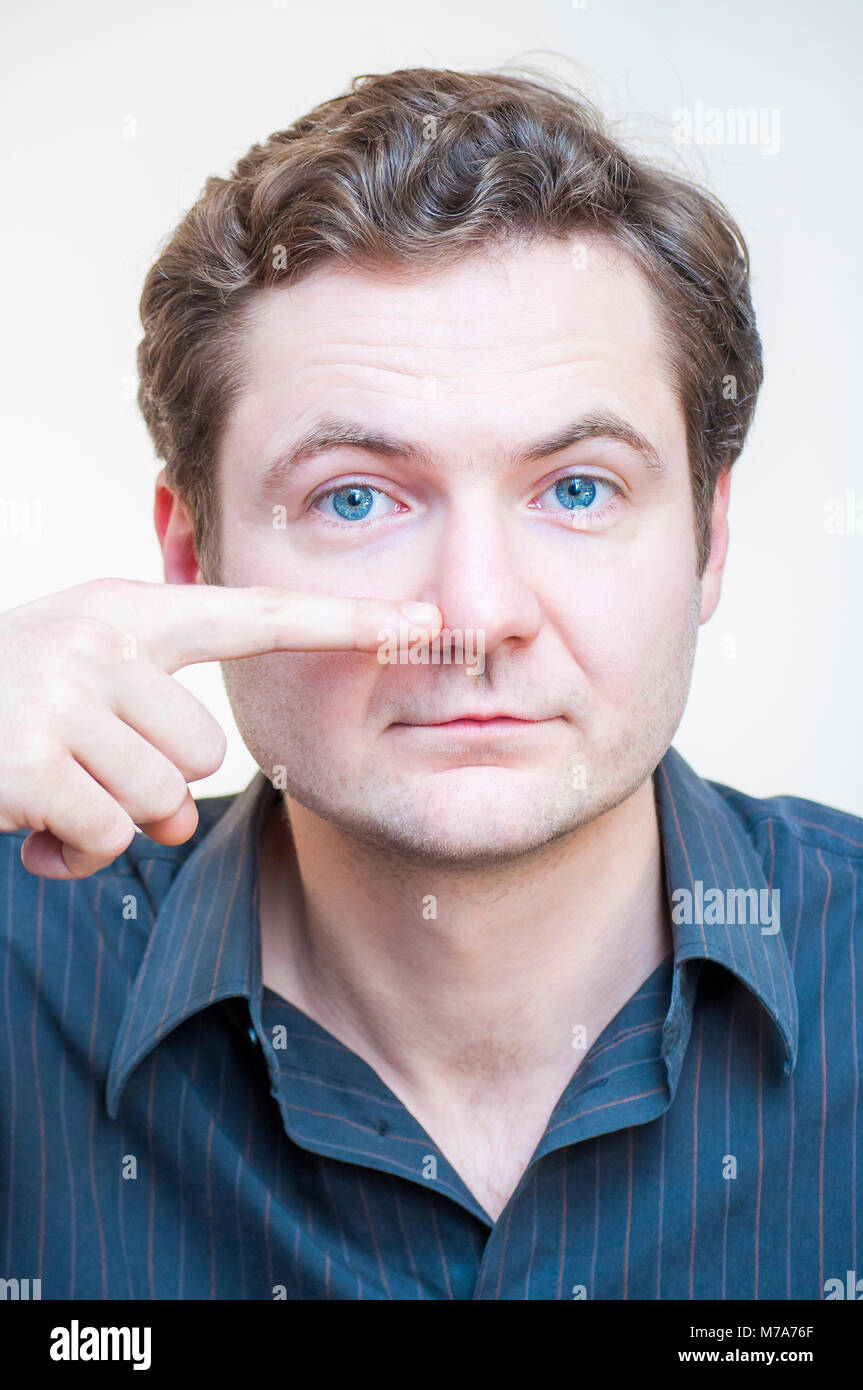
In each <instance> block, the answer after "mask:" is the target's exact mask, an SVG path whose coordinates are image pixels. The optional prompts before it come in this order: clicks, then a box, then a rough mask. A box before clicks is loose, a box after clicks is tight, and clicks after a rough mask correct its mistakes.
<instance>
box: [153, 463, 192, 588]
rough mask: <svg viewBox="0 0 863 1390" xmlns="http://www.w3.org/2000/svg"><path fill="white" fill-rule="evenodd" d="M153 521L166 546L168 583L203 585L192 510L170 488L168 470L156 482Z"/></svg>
mask: <svg viewBox="0 0 863 1390" xmlns="http://www.w3.org/2000/svg"><path fill="white" fill-rule="evenodd" d="M153 519H154V521H155V523H156V531H157V533H158V536H159V545H160V546H161V547H162V558H163V561H164V568H165V580H166V582H167V583H168V584H203V582H204V578H203V575H202V574H201V571H200V568H199V566H198V556H197V553H196V551H195V528H194V524H193V522H192V517H191V514H190V512H189V509H188V507H187V506H186V505H185V503H184V502H183V501H181V499H180V498H179V497H178V496H177V494H176V493H175V492H173V491H172V490H171V488H170V487H168V484H167V483H166V482H165V470H164V468H163V469H162V470H161V472H160V473H159V476H158V477H157V479H156V499H155V506H154V509H153Z"/></svg>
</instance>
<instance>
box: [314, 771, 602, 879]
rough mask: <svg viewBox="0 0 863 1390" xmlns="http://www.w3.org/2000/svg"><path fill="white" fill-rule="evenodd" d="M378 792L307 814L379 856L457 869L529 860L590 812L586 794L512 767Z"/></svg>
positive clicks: (442, 775)
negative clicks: (314, 814)
mask: <svg viewBox="0 0 863 1390" xmlns="http://www.w3.org/2000/svg"><path fill="white" fill-rule="evenodd" d="M383 790H384V789H383V788H382V787H381V786H380V785H377V786H376V787H374V788H365V789H364V791H363V795H362V796H361V797H359V798H358V799H357V802H356V804H355V805H354V806H353V807H351V808H347V807H345V806H341V807H334V806H329V807H324V806H323V805H321V804H320V803H318V804H317V805H316V806H314V807H312V808H311V809H314V810H315V811H316V812H317V814H318V815H322V816H324V817H325V818H326V819H327V820H329V821H331V822H333V823H334V824H335V825H338V826H340V827H341V828H342V829H343V830H345V831H347V832H348V833H350V834H352V835H354V836H356V838H357V839H359V840H361V841H365V842H366V843H368V844H371V845H374V846H375V847H376V848H378V849H380V850H385V851H386V850H389V851H390V852H392V853H393V854H395V855H398V856H399V857H401V858H404V859H408V860H414V861H422V862H425V863H429V864H432V863H438V864H451V865H457V864H458V865H462V866H463V867H465V868H471V867H475V868H480V867H483V866H488V865H493V864H495V863H504V862H506V861H512V860H516V859H519V858H523V857H524V856H525V855H530V854H534V853H536V852H537V851H540V850H542V849H543V848H544V847H545V846H547V845H549V844H551V843H552V842H553V841H555V840H558V839H560V838H561V836H563V835H566V834H569V833H570V832H571V831H573V830H576V829H578V828H579V826H581V825H583V824H585V823H586V822H587V821H589V820H590V819H591V818H592V817H593V815H595V814H596V808H595V807H593V806H592V805H590V804H588V801H587V798H586V793H584V792H577V791H575V790H573V788H572V787H571V786H568V785H566V784H565V783H564V782H561V781H559V780H558V781H554V780H551V779H549V778H547V777H542V776H540V775H538V774H530V773H526V772H524V771H516V770H515V769H512V768H502V767H494V766H464V767H460V768H454V769H451V770H448V771H446V772H439V773H434V774H430V775H426V776H425V777H423V778H421V779H418V781H417V783H409V784H408V785H405V784H404V782H402V783H401V784H400V785H399V787H398V788H394V787H392V786H390V787H389V788H388V789H387V792H386V794H383V795H382V792H383ZM298 800H304V798H303V797H302V796H301V797H299V798H298ZM306 804H308V802H306Z"/></svg>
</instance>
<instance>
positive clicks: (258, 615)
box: [141, 584, 443, 674]
mask: <svg viewBox="0 0 863 1390" xmlns="http://www.w3.org/2000/svg"><path fill="white" fill-rule="evenodd" d="M158 587H160V588H162V589H164V590H165V591H166V593H165V595H164V597H165V599H166V603H165V605H164V608H163V610H162V613H161V615H160V618H161V620H160V621H158V622H156V623H155V624H153V623H152V620H151V622H150V624H148V627H149V631H147V632H144V633H141V637H142V640H143V643H144V646H145V648H146V650H147V653H148V655H149V656H150V657H151V658H152V659H153V660H154V661H156V662H157V663H158V665H160V666H161V667H162V668H163V670H165V671H167V672H168V673H169V674H172V673H173V672H174V671H176V670H179V669H180V667H182V666H189V665H193V664H194V663H195V662H198V661H229V660H232V659H234V658H237V657H245V656H261V655H263V654H264V653H266V652H275V651H359V652H377V651H378V650H379V649H380V646H381V642H382V641H383V640H384V638H385V637H386V636H387V635H388V634H391V633H395V634H396V635H406V636H408V637H409V638H410V640H411V641H429V642H430V641H432V640H433V638H434V637H435V636H436V635H437V633H438V632H439V631H440V629H441V626H442V624H443V617H442V614H441V612H440V609H439V608H437V607H436V606H435V605H434V604H428V603H414V602H412V601H404V602H403V601H400V600H398V599H393V600H390V599H377V598H343V597H342V596H341V595H335V594H306V593H301V592H298V591H297V590H295V589H278V588H270V587H267V586H264V585H249V586H248V587H243V588H227V587H223V586H222V585H219V584H195V585H192V584H165V585H160V586H158ZM160 606H161V605H160Z"/></svg>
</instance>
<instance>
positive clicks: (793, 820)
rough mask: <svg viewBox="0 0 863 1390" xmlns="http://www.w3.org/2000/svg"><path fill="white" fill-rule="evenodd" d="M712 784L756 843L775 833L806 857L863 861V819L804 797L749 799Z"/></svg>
mask: <svg viewBox="0 0 863 1390" xmlns="http://www.w3.org/2000/svg"><path fill="white" fill-rule="evenodd" d="M709 785H710V786H711V787H712V788H713V790H714V791H715V792H717V793H718V794H719V796H721V797H722V800H723V802H724V803H725V805H726V807H727V808H728V810H729V811H730V812H731V814H732V815H733V816H734V817H735V818H736V819H737V820H738V822H739V823H740V825H741V827H742V828H743V830H744V831H745V832H746V833H747V834H748V835H749V837H750V838H751V839H752V840H753V841H756V842H759V843H760V842H762V841H764V840H765V839H766V838H769V835H770V834H771V832H772V833H773V835H774V836H780V837H781V838H782V839H783V840H784V841H786V842H787V841H791V840H793V841H795V842H796V843H797V844H799V845H800V847H801V850H802V851H803V852H805V853H806V854H814V853H816V852H817V851H819V850H820V851H821V852H822V854H830V855H839V856H841V857H842V858H850V859H857V860H860V859H863V817H860V816H857V815H854V814H853V813H852V812H851V811H841V810H839V808H838V807H835V806H826V805H824V804H823V803H822V802H820V801H810V800H808V799H807V798H805V797H801V796H788V795H784V796H769V797H755V796H748V795H747V794H746V793H745V792H741V791H738V790H737V789H736V788H734V787H728V786H726V785H725V784H724V783H722V782H713V781H711V782H710V783H709Z"/></svg>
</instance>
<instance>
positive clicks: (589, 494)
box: [538, 473, 618, 512]
mask: <svg viewBox="0 0 863 1390" xmlns="http://www.w3.org/2000/svg"><path fill="white" fill-rule="evenodd" d="M617 490H618V489H617V488H616V487H614V485H613V484H612V483H607V482H605V480H604V479H603V478H592V477H590V476H589V475H588V474H586V473H570V474H569V475H568V476H567V477H566V478H558V480H557V482H556V483H552V485H551V487H548V488H546V490H545V492H543V493H541V494H540V497H539V499H538V500H539V503H540V506H544V505H545V503H544V502H543V500H542V499H543V498H544V497H549V496H551V497H552V498H553V500H554V501H557V502H560V504H561V506H563V507H565V508H566V509H567V511H571V512H574V511H599V510H600V508H601V507H602V505H603V504H604V503H605V502H609V501H611V499H612V497H614V496H615V494H616V493H617ZM594 504H596V505H594ZM551 505H553V502H552V504H551Z"/></svg>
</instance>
